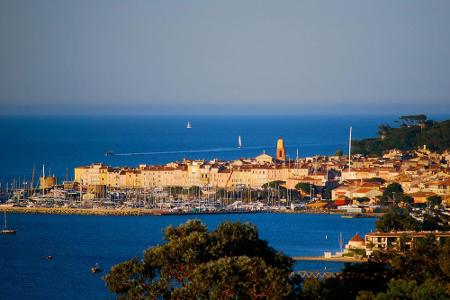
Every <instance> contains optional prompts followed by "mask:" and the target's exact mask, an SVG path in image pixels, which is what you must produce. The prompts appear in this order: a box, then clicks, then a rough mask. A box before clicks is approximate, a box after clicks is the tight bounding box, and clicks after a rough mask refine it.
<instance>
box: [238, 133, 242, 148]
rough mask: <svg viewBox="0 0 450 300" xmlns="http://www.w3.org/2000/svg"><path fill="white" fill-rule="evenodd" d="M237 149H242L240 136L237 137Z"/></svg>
mask: <svg viewBox="0 0 450 300" xmlns="http://www.w3.org/2000/svg"><path fill="white" fill-rule="evenodd" d="M238 148H239V149H241V148H242V138H241V136H239V137H238Z"/></svg>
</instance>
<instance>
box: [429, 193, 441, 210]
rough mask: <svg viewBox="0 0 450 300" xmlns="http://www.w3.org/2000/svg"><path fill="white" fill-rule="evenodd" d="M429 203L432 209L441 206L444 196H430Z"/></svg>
mask: <svg viewBox="0 0 450 300" xmlns="http://www.w3.org/2000/svg"><path fill="white" fill-rule="evenodd" d="M427 204H428V207H430V208H431V209H434V208H436V207H439V206H441V204H442V197H441V196H438V195H434V196H430V197H428V198H427Z"/></svg>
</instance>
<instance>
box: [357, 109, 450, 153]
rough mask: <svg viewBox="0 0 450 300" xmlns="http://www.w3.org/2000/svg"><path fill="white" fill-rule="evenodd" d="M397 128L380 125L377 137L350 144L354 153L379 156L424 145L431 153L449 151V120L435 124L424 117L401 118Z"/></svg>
mask: <svg viewBox="0 0 450 300" xmlns="http://www.w3.org/2000/svg"><path fill="white" fill-rule="evenodd" d="M397 123H398V124H399V126H398V127H391V126H388V125H380V126H379V128H378V137H377V138H369V139H363V140H355V141H353V142H352V145H353V146H354V152H355V153H360V154H363V155H381V154H382V153H383V152H384V151H387V150H390V149H399V150H412V149H416V148H417V147H422V146H423V145H426V146H427V148H428V149H430V150H432V151H438V152H442V151H444V150H448V149H450V120H446V121H442V122H435V121H432V120H428V119H427V117H426V116H425V115H412V116H402V117H400V119H399V120H398V121H397Z"/></svg>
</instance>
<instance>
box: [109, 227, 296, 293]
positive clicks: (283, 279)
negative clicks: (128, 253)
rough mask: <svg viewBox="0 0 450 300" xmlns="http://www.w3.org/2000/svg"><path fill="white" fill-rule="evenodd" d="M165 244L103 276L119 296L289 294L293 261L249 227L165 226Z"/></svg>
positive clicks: (291, 286) (111, 289) (148, 250)
mask: <svg viewBox="0 0 450 300" xmlns="http://www.w3.org/2000/svg"><path fill="white" fill-rule="evenodd" d="M164 239H165V241H166V243H165V244H163V245H158V246H154V247H151V248H149V249H147V250H146V251H145V253H144V258H143V260H138V259H131V260H129V261H125V262H123V263H121V264H118V265H116V266H114V267H113V268H112V269H111V271H110V272H109V273H108V274H107V275H106V276H105V278H104V279H105V281H106V284H107V286H108V288H109V290H110V291H111V292H114V293H116V294H117V295H118V296H119V298H130V299H144V298H150V299H153V298H174V299H195V298H197V299H285V298H287V297H288V296H290V295H292V293H293V285H292V282H291V281H290V279H289V273H290V272H291V271H292V266H293V262H292V259H291V258H289V257H287V256H285V255H284V254H283V253H281V252H278V251H276V250H275V249H273V248H272V247H270V246H269V245H268V243H267V242H266V241H264V240H261V239H260V238H259V236H258V231H257V229H256V227H255V226H254V225H252V224H242V223H239V222H236V223H231V222H225V223H223V224H221V225H220V226H219V227H218V228H217V229H216V230H214V231H211V232H209V231H208V230H207V227H206V226H205V225H204V224H202V223H201V222H200V221H198V220H191V221H188V222H186V223H185V224H182V225H180V226H178V227H168V228H166V229H165V232H164Z"/></svg>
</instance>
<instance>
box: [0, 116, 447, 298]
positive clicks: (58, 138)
mask: <svg viewBox="0 0 450 300" xmlns="http://www.w3.org/2000/svg"><path fill="white" fill-rule="evenodd" d="M396 118H397V117H396V116H383V117H380V116H352V117H327V116H317V117H313V116H309V117H304V116H303V117H301V116H298V117H292V116H291V117H199V116H197V117H31V118H30V117H0V133H1V138H0V183H2V184H3V185H2V186H3V187H4V186H5V183H6V182H11V181H12V179H13V178H15V179H16V182H19V177H21V180H20V181H22V180H23V178H24V177H25V178H30V176H31V170H32V168H33V165H36V168H37V169H38V170H40V168H41V165H42V164H43V163H45V165H46V166H47V170H49V169H50V170H51V173H54V174H55V175H57V176H59V177H60V178H64V177H65V174H66V170H68V171H69V172H68V173H69V175H68V177H69V179H70V178H72V176H73V167H75V166H79V165H87V164H90V163H92V162H104V163H106V164H110V165H114V166H122V165H129V166H137V165H138V164H140V163H146V164H164V163H167V162H170V161H174V160H181V159H183V158H184V157H188V158H192V159H211V158H215V157H217V158H221V159H236V158H239V157H254V156H256V155H258V154H260V153H261V152H262V151H263V150H266V152H267V153H268V154H271V155H273V154H274V153H273V152H274V147H275V143H276V139H277V138H278V137H279V136H283V137H284V139H285V143H286V147H287V154H288V155H289V156H290V157H292V158H293V157H295V152H296V148H299V150H300V156H302V157H304V156H310V155H314V154H332V153H334V152H335V151H336V149H338V148H340V149H342V150H344V152H345V151H346V145H347V140H348V127H349V126H353V135H354V137H355V138H363V137H371V136H374V135H375V134H376V131H377V127H378V125H379V124H381V123H391V124H392V123H393V121H394V120H395V119H396ZM443 118H445V117H434V119H435V120H439V119H443ZM188 121H190V122H191V124H192V126H193V128H192V129H189V130H188V129H186V123H187V122H188ZM239 135H241V136H242V139H243V144H244V148H243V149H240V150H238V149H236V144H237V137H238V136H239ZM108 150H113V151H114V152H115V153H124V154H127V153H133V152H147V153H149V154H146V155H121V156H111V157H105V156H104V155H103V154H104V153H105V152H106V151H108ZM38 172H40V171H38ZM37 174H38V175H39V174H40V173H37ZM188 218H189V217H187V216H173V217H172V216H170V217H168V216H166V217H90V216H56V215H55V216H48V215H10V217H9V223H10V224H11V226H12V227H14V228H16V229H17V230H18V234H17V236H1V237H0V299H47V298H50V297H54V298H57V299H105V298H111V297H112V296H111V295H109V294H108V292H107V291H106V289H105V286H104V283H103V282H102V281H101V279H100V276H97V275H93V274H91V273H90V272H89V268H90V267H91V266H92V265H93V264H94V263H95V262H97V261H98V262H99V263H100V264H101V265H102V266H103V267H104V268H105V269H109V268H110V266H112V265H113V264H116V263H118V262H120V261H123V260H125V259H127V258H130V257H132V256H140V255H142V251H143V250H144V249H145V248H146V247H148V246H151V245H155V244H157V243H160V242H161V241H162V228H164V227H166V226H167V225H169V224H179V223H182V222H184V221H185V220H187V219H188ZM201 219H202V220H203V221H204V222H206V223H207V224H208V226H209V227H210V228H215V227H216V226H217V224H219V223H220V222H222V221H224V220H226V219H230V220H238V219H239V220H242V221H250V222H253V223H255V224H257V225H258V228H259V230H260V234H261V236H262V237H263V238H264V239H267V240H268V241H269V242H270V244H271V245H273V246H274V247H275V248H277V249H279V250H282V251H284V252H285V253H286V254H289V255H321V254H323V252H324V251H336V250H338V236H339V232H342V233H343V235H344V238H345V239H346V240H348V239H349V238H351V236H353V235H354V234H355V232H359V233H361V234H364V233H366V232H368V231H370V230H371V229H372V228H373V225H374V222H375V220H374V219H342V218H340V217H339V216H331V215H282V214H255V215H222V216H218V215H214V216H207V215H205V216H201ZM326 235H327V236H328V239H325V236H326ZM48 255H54V256H55V259H54V260H51V261H48V260H46V259H45V258H46V257H47V256H48ZM325 266H326V267H327V269H328V270H338V269H339V268H341V266H342V265H341V264H338V263H328V264H324V263H314V262H310V263H302V264H300V265H297V266H296V267H297V268H298V269H320V270H322V269H324V267H325Z"/></svg>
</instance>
